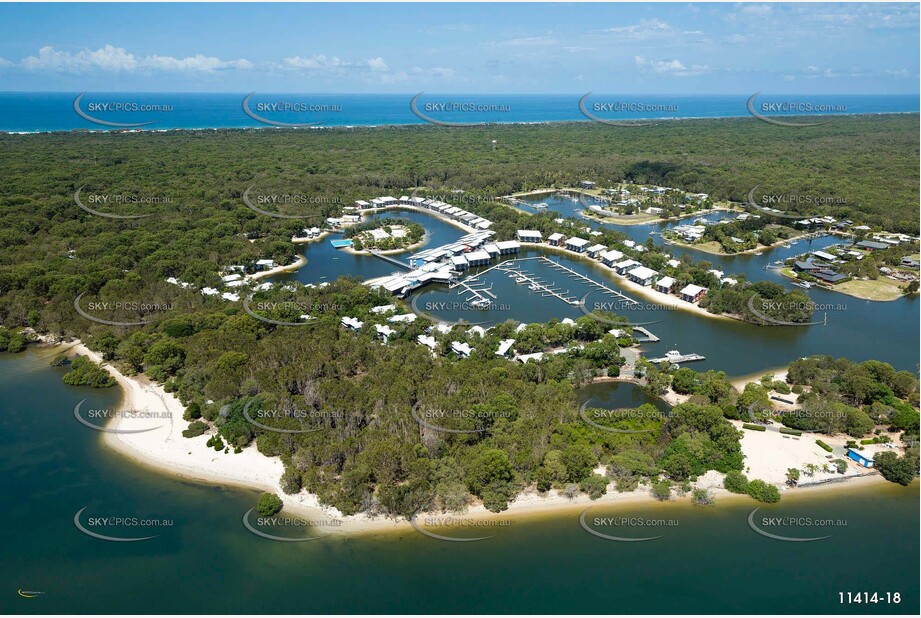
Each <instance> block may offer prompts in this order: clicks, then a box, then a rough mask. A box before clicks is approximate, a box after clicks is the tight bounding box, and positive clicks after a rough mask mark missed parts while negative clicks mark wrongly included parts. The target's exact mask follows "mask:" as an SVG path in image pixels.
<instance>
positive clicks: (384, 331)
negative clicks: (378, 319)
mask: <svg viewBox="0 0 921 618" xmlns="http://www.w3.org/2000/svg"><path fill="white" fill-rule="evenodd" d="M374 330H376V331H377V334H378V335H383V336H384V337H389V336H390V335H392V334H393V333H395V332H396V331H395V330H393V329H392V328H390V327H389V326H387V325H386V324H375V325H374Z"/></svg>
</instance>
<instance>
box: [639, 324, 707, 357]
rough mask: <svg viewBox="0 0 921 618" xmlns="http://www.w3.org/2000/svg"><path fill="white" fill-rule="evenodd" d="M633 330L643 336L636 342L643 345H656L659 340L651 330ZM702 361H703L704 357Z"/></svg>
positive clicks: (640, 328) (640, 327) (641, 328)
mask: <svg viewBox="0 0 921 618" xmlns="http://www.w3.org/2000/svg"><path fill="white" fill-rule="evenodd" d="M633 330H634V332H637V333H640V335H642V336H641V337H636V340H637V341H639V342H641V343H655V342H656V341H658V340H659V338H658V337H656V336H655V335H653V334H652V333H651V332H649V329H647V328H643V327H642V326H634V327H633ZM701 359H703V357H702V356H701Z"/></svg>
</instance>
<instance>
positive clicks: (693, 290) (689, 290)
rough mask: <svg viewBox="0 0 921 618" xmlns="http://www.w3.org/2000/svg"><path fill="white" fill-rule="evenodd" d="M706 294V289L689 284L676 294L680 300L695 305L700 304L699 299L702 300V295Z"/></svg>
mask: <svg viewBox="0 0 921 618" xmlns="http://www.w3.org/2000/svg"><path fill="white" fill-rule="evenodd" d="M706 293H707V288H703V287H700V286H699V285H694V284H693V283H691V284H688V285H686V286H684V287H683V288H681V291H680V292H678V296H680V297H681V300H684V301H687V302H689V303H696V302H700V299H701V298H703V297H704V294H706Z"/></svg>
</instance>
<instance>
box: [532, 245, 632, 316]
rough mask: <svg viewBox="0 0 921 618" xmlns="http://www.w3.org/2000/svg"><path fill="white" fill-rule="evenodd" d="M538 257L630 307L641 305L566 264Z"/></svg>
mask: <svg viewBox="0 0 921 618" xmlns="http://www.w3.org/2000/svg"><path fill="white" fill-rule="evenodd" d="M538 259H539V260H543V261H544V262H546V263H547V264H549V265H550V266H551V267H552V268H555V269H556V270H559V271H562V272H564V273H566V274H567V275H568V276H569V277H571V278H573V279H576V280H579V281H582V282H584V283H587V284H589V285H591V286H593V287H596V288H598V289H599V290H601V291H603V292H604V293H606V294H610V295H611V296H614V297H616V298H619V299H621V300H622V301H624V302H625V303H627V305H628V306H630V307H641V306H642V303H641V302H639V301H638V300H634V299H633V298H630V297H629V296H627V295H626V294H624V293H623V292H621V291H620V290H615V289H613V288H610V287H608V286H606V285H605V284H603V283H601V282H599V281H595V280H594V279H592V278H591V277H586V276H585V275H583V274H582V273H580V272H577V271H575V270H573V269H571V268H569V267H568V266H563V265H562V264H560V263H559V262H555V261H553V260H551V259H550V258H548V257H545V256H541V257H539V258H538Z"/></svg>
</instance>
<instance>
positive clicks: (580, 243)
mask: <svg viewBox="0 0 921 618" xmlns="http://www.w3.org/2000/svg"><path fill="white" fill-rule="evenodd" d="M589 242H591V241H589V240H585V239H584V238H579V237H578V236H573V237H572V238H570V239H569V240H567V241H566V248H567V249H569V250H570V251H575V252H576V253H585V249H586V247H588V243H589Z"/></svg>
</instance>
